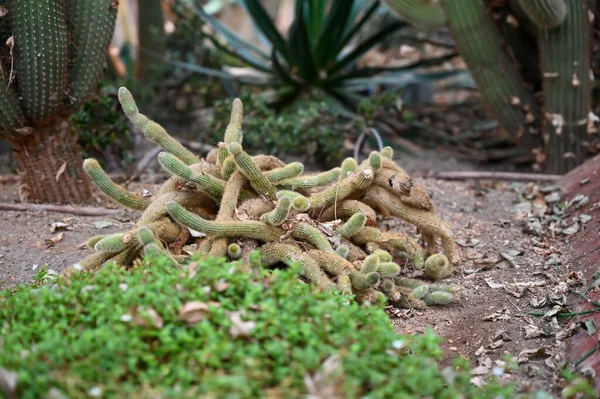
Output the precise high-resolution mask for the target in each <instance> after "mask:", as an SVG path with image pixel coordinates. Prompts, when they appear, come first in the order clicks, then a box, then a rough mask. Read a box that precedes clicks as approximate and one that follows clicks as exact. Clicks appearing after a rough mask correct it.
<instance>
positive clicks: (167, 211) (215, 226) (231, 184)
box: [65, 88, 460, 307]
mask: <svg viewBox="0 0 600 399" xmlns="http://www.w3.org/2000/svg"><path fill="white" fill-rule="evenodd" d="M119 100H120V102H121V104H122V106H123V109H124V111H125V113H126V114H127V116H128V117H129V119H130V120H131V122H132V123H133V124H134V125H135V126H136V127H137V128H138V129H139V130H141V131H142V132H143V133H144V134H145V135H146V137H147V138H148V139H150V140H151V141H153V142H155V143H157V144H159V145H160V146H161V147H162V148H163V149H164V152H162V153H160V154H159V155H158V161H159V163H160V165H161V166H162V167H163V168H164V169H165V170H167V171H168V172H170V173H171V174H172V175H173V176H172V177H171V178H169V179H168V180H167V181H166V182H165V183H164V184H163V185H162V187H161V188H160V190H159V191H158V192H157V193H155V194H154V195H153V197H152V198H146V197H144V196H141V195H138V194H136V193H133V192H129V191H127V190H126V189H124V188H122V187H119V186H118V185H117V184H115V183H114V182H113V181H111V180H110V178H109V177H108V176H107V175H106V173H104V171H103V170H102V168H101V167H100V165H99V164H98V162H97V161H95V160H94V159H88V160H86V161H85V162H84V169H85V171H86V172H87V173H88V175H89V176H90V178H91V179H92V180H93V182H94V183H95V184H96V185H97V186H98V188H99V189H100V190H101V191H102V192H104V193H105V194H106V195H107V196H109V197H110V198H112V199H113V200H115V201H116V202H118V203H120V204H121V205H123V206H126V207H128V208H131V209H134V210H138V211H142V214H141V217H140V219H139V220H138V222H137V225H136V226H135V228H133V229H131V230H129V231H126V232H124V233H119V234H110V235H106V236H98V237H93V238H91V239H90V240H89V241H88V245H89V246H90V247H92V248H94V249H96V250H97V252H96V253H94V254H93V255H91V256H89V257H88V258H86V259H84V260H82V261H80V262H79V263H77V264H75V265H73V266H71V267H70V268H68V269H67V270H66V271H65V273H66V274H67V275H68V274H69V273H73V272H77V271H93V270H96V269H98V268H100V267H101V266H102V265H103V264H104V263H105V262H107V261H109V260H114V261H115V262H116V263H118V264H120V265H123V266H129V265H132V264H133V263H134V262H135V259H136V258H137V257H139V255H140V254H142V253H146V252H148V251H150V252H152V253H163V254H165V255H166V256H168V257H169V258H170V259H171V260H172V262H173V264H175V265H178V264H179V263H181V262H182V261H183V260H184V259H185V258H186V256H187V255H189V253H188V254H187V255H186V254H184V253H183V252H182V247H183V246H184V245H193V248H195V250H196V251H197V252H199V253H201V254H202V255H203V256H216V257H228V258H229V259H230V260H241V261H242V262H244V264H245V265H246V266H247V269H248V270H249V271H250V270H252V269H253V268H255V267H258V266H259V265H262V266H264V267H269V266H273V265H276V264H287V265H292V264H298V265H300V267H301V270H302V275H303V277H304V278H306V280H308V281H310V282H311V283H314V284H315V285H317V286H319V287H321V288H325V289H328V288H331V289H336V288H337V289H339V290H341V291H343V292H346V293H349V294H350V293H351V294H354V295H355V297H356V298H357V299H358V300H360V301H369V302H371V303H373V302H375V301H378V300H379V298H380V297H381V299H383V297H387V299H389V300H390V301H391V302H393V303H395V304H397V305H399V306H409V307H424V306H426V305H432V304H447V303H451V302H453V301H455V300H457V299H458V291H457V290H456V288H455V287H451V286H445V285H440V284H428V283H426V282H423V281H418V280H412V279H408V278H405V277H401V276H400V272H401V269H402V267H401V265H404V262H397V261H398V260H399V259H403V260H407V259H411V260H412V264H413V265H414V267H415V268H416V269H423V272H424V275H425V276H426V277H428V278H429V279H431V280H438V279H442V278H445V277H448V276H449V275H450V274H451V273H452V271H453V266H454V265H455V264H456V263H458V262H459V260H460V259H459V255H458V252H457V249H456V246H455V243H454V240H453V236H452V231H451V230H450V229H449V227H448V226H447V225H446V224H445V223H444V222H442V221H441V220H440V219H439V218H438V217H436V216H435V214H434V212H433V207H432V205H431V202H430V198H429V196H428V195H427V193H426V191H425V189H424V188H423V187H421V186H419V185H418V184H417V183H416V182H414V181H413V180H412V179H411V177H410V176H408V175H407V174H406V173H405V172H404V171H403V170H402V169H401V168H400V167H399V166H398V165H397V164H396V163H395V162H394V161H393V160H392V157H393V151H392V149H391V148H389V147H387V148H385V149H384V150H383V151H381V152H376V151H375V152H372V153H371V154H370V156H369V158H368V159H366V160H365V161H363V162H361V163H358V162H357V161H356V160H355V159H352V158H348V159H346V160H345V161H344V162H343V163H342V165H341V166H340V167H338V168H334V169H332V170H329V171H326V172H323V173H319V174H314V175H305V174H304V170H303V169H304V168H303V165H302V164H300V163H297V162H292V163H289V164H285V163H284V162H282V161H281V160H279V159H278V158H276V157H272V156H265V155H256V156H252V155H250V154H248V153H247V152H246V151H244V148H243V134H242V103H241V101H240V100H238V99H236V100H234V101H233V106H232V112H231V119H230V122H229V125H228V126H227V129H226V131H225V135H224V140H223V142H221V143H219V144H218V146H217V147H216V148H215V149H214V150H213V151H212V152H211V153H209V154H208V155H207V157H206V159H199V158H198V157H197V156H196V155H194V154H193V153H191V152H190V151H188V150H187V149H186V148H185V147H183V146H182V145H181V144H179V143H178V142H177V141H176V140H175V139H173V138H172V137H171V136H170V135H169V134H168V133H167V132H166V131H165V129H163V128H162V127H161V126H160V125H158V124H157V123H155V122H153V121H151V120H150V119H148V118H147V117H146V116H145V115H143V114H141V113H140V112H139V110H138V108H137V106H136V104H135V101H134V99H133V97H132V95H131V93H130V92H129V91H128V90H127V89H126V88H121V89H120V90H119ZM378 215H383V216H395V217H398V218H400V219H403V220H405V221H407V222H408V223H411V224H414V225H415V226H416V227H417V228H418V230H419V231H420V232H421V234H422V237H423V240H424V242H425V243H426V244H427V246H426V248H425V249H423V248H422V247H421V246H420V245H419V244H418V243H417V242H415V241H414V240H413V239H412V238H410V237H409V236H408V235H405V234H400V233H395V232H389V231H384V230H381V229H379V228H378V227H376V226H377V217H378ZM438 238H439V239H440V241H441V244H442V248H443V252H444V253H445V255H444V254H442V253H438V251H437V246H436V240H437V239H438ZM186 248H189V247H186Z"/></svg>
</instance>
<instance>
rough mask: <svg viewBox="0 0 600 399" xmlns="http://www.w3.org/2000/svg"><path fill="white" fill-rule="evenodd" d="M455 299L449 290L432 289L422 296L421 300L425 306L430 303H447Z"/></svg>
mask: <svg viewBox="0 0 600 399" xmlns="http://www.w3.org/2000/svg"><path fill="white" fill-rule="evenodd" d="M456 301H457V298H456V297H455V296H454V295H452V294H451V293H449V292H444V291H433V292H430V293H428V294H427V295H425V297H423V302H425V304H426V305H427V306H431V305H449V304H452V303H454V302H456Z"/></svg>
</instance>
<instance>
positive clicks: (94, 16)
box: [0, 0, 117, 203]
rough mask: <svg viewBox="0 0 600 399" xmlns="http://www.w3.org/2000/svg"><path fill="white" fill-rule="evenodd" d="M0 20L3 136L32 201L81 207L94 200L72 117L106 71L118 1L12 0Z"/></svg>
mask: <svg viewBox="0 0 600 399" xmlns="http://www.w3.org/2000/svg"><path fill="white" fill-rule="evenodd" d="M4 10H5V11H6V12H5V13H2V16H0V25H1V26H2V29H1V30H0V34H2V35H3V36H2V37H0V40H2V43H8V45H9V46H10V47H11V56H10V57H1V58H0V62H2V70H3V71H4V73H3V74H2V79H0V84H2V90H0V109H1V110H2V111H1V112H0V139H5V140H8V141H9V142H10V143H11V144H12V146H13V148H14V154H15V157H16V158H17V162H18V165H19V169H20V172H21V173H22V174H23V180H22V184H21V190H20V194H21V197H22V198H23V199H24V200H29V201H31V202H51V203H81V202H84V201H86V200H87V199H88V198H89V197H90V196H91V185H90V184H89V179H88V178H87V176H86V174H85V173H84V171H83V169H82V167H81V152H80V149H79V146H78V145H77V136H76V135H75V134H74V133H73V131H72V130H71V129H70V126H69V122H68V117H69V115H70V113H72V112H73V110H74V109H75V108H77V107H78V106H79V105H81V104H82V103H83V102H84V101H85V100H86V98H87V96H88V95H89V94H91V92H92V90H93V89H94V87H95V85H96V83H97V81H98V78H99V77H100V74H101V72H102V68H103V65H104V62H105V49H106V46H107V45H108V43H109V41H110V38H111V37H112V34H113V30H114V24H115V19H116V15H117V10H116V6H115V1H114V0H85V1H81V0H35V1H31V0H12V1H9V2H7V4H6V5H5V7H4Z"/></svg>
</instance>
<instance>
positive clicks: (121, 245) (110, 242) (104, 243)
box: [94, 233, 128, 252]
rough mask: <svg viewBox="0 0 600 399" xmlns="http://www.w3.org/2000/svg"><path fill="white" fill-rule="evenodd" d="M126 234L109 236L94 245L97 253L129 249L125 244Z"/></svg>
mask: <svg viewBox="0 0 600 399" xmlns="http://www.w3.org/2000/svg"><path fill="white" fill-rule="evenodd" d="M123 235H124V233H115V234H109V235H107V236H106V237H104V238H103V239H101V240H100V241H98V242H97V243H96V244H95V245H94V249H95V250H96V251H104V252H120V251H123V250H124V249H126V248H127V247H128V244H126V243H125V242H123Z"/></svg>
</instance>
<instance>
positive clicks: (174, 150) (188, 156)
mask: <svg viewBox="0 0 600 399" xmlns="http://www.w3.org/2000/svg"><path fill="white" fill-rule="evenodd" d="M119 102H120V103H121V107H123V111H124V112H125V115H127V118H129V120H130V121H131V123H132V124H133V125H134V126H135V127H137V128H138V129H139V130H140V131H141V132H142V133H144V135H145V136H146V137H147V138H148V139H149V140H150V141H152V142H153V143H156V144H158V145H159V146H160V147H162V148H163V149H164V150H165V151H167V152H168V153H170V154H173V155H175V156H176V157H177V158H179V159H180V160H181V161H182V162H183V163H185V164H186V165H192V164H195V163H197V162H198V161H199V159H198V157H196V156H195V155H194V154H193V153H192V152H190V151H189V150H188V149H187V148H185V147H184V146H183V145H181V143H179V142H178V141H177V140H175V139H174V138H173V137H171V136H170V135H169V133H167V131H166V130H165V128H163V127H162V126H161V125H159V124H158V123H156V122H154V121H152V120H150V119H148V117H147V116H146V115H144V114H142V113H140V112H139V109H138V107H137V105H136V104H135V100H134V99H133V96H132V95H131V93H130V92H129V90H127V89H126V88H125V87H120V88H119Z"/></svg>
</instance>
